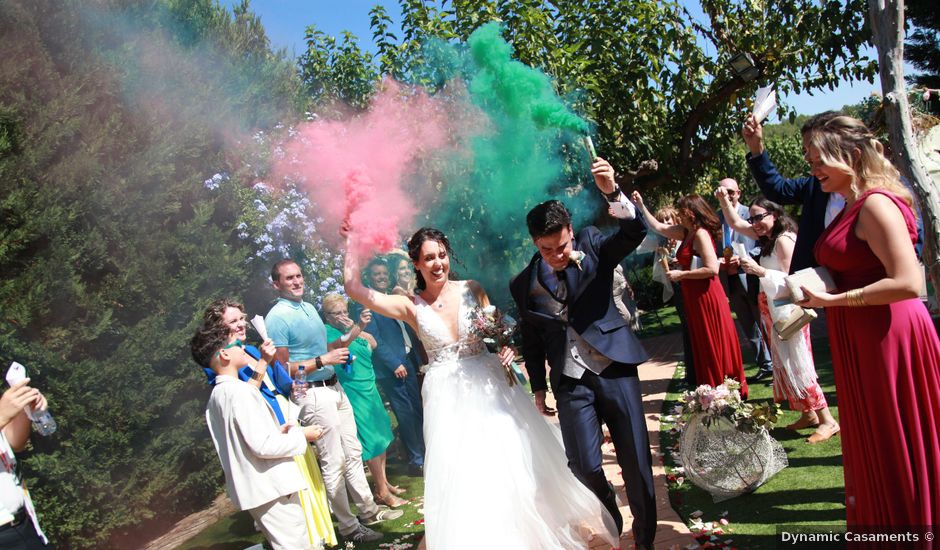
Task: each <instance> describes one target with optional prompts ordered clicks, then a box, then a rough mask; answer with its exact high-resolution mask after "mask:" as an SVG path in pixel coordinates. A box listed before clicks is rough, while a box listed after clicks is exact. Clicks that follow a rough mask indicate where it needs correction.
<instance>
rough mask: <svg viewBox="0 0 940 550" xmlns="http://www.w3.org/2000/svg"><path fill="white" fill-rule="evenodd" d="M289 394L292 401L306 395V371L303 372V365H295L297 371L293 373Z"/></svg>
mask: <svg viewBox="0 0 940 550" xmlns="http://www.w3.org/2000/svg"><path fill="white" fill-rule="evenodd" d="M290 395H291V398H292V399H293V400H294V401H296V400H298V399H300V398H301V397H303V396H305V395H307V373H306V372H304V366H303V365H300V366H299V367H297V372H295V373H294V383H293V384H291V391H290Z"/></svg>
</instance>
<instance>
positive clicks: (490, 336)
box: [470, 305, 525, 386]
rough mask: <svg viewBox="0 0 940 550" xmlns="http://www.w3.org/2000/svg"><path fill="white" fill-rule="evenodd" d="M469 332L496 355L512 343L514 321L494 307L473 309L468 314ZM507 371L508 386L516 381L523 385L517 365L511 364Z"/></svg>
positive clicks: (523, 378) (523, 381)
mask: <svg viewBox="0 0 940 550" xmlns="http://www.w3.org/2000/svg"><path fill="white" fill-rule="evenodd" d="M470 330H471V331H472V332H473V333H474V334H476V335H477V336H479V337H480V339H481V340H483V343H484V344H486V347H487V348H488V349H489V350H490V351H491V352H493V353H497V352H499V350H500V349H501V348H503V347H504V346H508V345H509V344H510V343H511V342H512V335H513V334H514V333H515V332H516V320H515V319H513V318H512V317H510V316H509V315H505V314H504V313H503V312H501V311H499V310H498V309H496V306H492V305H490V306H486V307H475V308H473V310H471V312H470ZM509 371H511V372H509ZM509 371H507V372H506V380H508V381H509V385H510V386H512V385H513V384H515V383H516V382H517V381H518V382H519V383H521V384H525V376H524V375H523V374H522V371H521V370H520V369H519V367H518V365H516V364H515V363H512V364H511V365H510V367H509Z"/></svg>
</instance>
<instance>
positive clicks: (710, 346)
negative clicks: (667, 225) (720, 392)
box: [676, 229, 747, 399]
mask: <svg viewBox="0 0 940 550" xmlns="http://www.w3.org/2000/svg"><path fill="white" fill-rule="evenodd" d="M697 231H705V230H704V229H697ZM693 240H694V238H693V234H691V233H690V234H689V235H688V236H687V237H686V239H685V240H684V241H683V242H682V245H681V246H679V250H677V251H676V260H677V261H678V262H679V266H680V267H681V268H682V269H684V270H688V269H690V268H691V267H692V257H693V256H694V252H693V251H692V241H693ZM708 242H710V243H711V242H712V240H711V238H709V239H708ZM714 246H715V245H714V243H712V247H714ZM679 286H680V288H681V289H682V300H683V302H684V303H685V315H686V322H687V323H688V325H689V337H690V338H689V339H690V340H691V341H692V359H693V361H694V362H695V383H696V384H699V385H701V384H708V385H709V386H718V385H719V384H721V383H722V382H724V380H725V378H726V377H727V378H734V379H735V380H737V381H739V382H741V398H742V399H747V381H746V380H745V379H744V365H743V363H742V362H741V345H740V344H739V343H738V332H737V329H736V328H735V326H734V319H732V318H731V307H730V306H729V305H728V298H727V297H726V296H725V291H724V290H723V289H722V288H721V282H720V281H719V280H718V276H717V275H715V276H714V277H709V278H708V279H682V280H680V281H679Z"/></svg>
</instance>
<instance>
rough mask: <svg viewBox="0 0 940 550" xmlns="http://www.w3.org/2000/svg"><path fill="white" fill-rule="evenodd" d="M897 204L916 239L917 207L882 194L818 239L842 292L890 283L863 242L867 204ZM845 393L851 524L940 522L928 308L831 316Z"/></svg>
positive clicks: (936, 351) (938, 409) (839, 387)
mask: <svg viewBox="0 0 940 550" xmlns="http://www.w3.org/2000/svg"><path fill="white" fill-rule="evenodd" d="M872 193H882V194H884V195H886V196H888V197H890V198H891V199H892V200H894V202H895V203H896V204H897V205H898V208H899V209H900V210H901V212H902V214H903V215H904V219H905V221H906V222H907V229H908V232H909V233H910V237H911V241H912V242H913V241H914V240H915V239H916V236H917V233H916V224H915V221H914V215H913V213H912V212H911V209H910V208H909V207H908V206H907V204H905V203H904V202H902V201H901V200H900V199H898V198H897V197H895V196H894V195H892V194H890V193H887V192H884V191H880V190H874V191H869V192H867V193H865V194H863V195H862V196H861V197H859V198H858V200H857V201H856V202H855V203H854V204H852V205H851V206H850V207H847V208H846V209H845V210H844V211H843V212H842V213H841V214H840V215H839V216H838V217H837V218H836V219H835V220H833V222H832V224H830V225H829V227H828V228H827V229H826V231H825V232H823V234H822V235H821V236H820V238H819V240H818V241H817V242H816V248H815V255H816V261H818V262H819V264H820V265H822V266H824V267H826V268H827V269H828V270H829V271H830V272H831V273H832V276H833V280H834V281H835V283H836V286H837V287H838V289H837V291H836V292H845V291H847V290H851V289H854V288H860V287H863V286H865V285H867V284H870V283H873V282H875V281H877V280H879V279H881V278H883V277H885V269H884V266H883V265H882V264H881V262H880V261H879V260H878V257H877V256H875V254H874V253H873V252H872V250H871V248H869V247H868V243H866V242H864V241H862V240H861V239H859V238H858V237H856V236H855V221H856V220H857V219H858V214H859V211H860V210H861V207H862V204H863V203H864V202H865V200H866V199H867V198H868V197H869V196H871V194H872ZM826 316H827V318H828V320H827V324H828V327H829V344H830V346H831V349H832V365H833V370H834V371H835V379H836V393H837V395H838V396H839V423H840V425H841V426H842V454H843V458H842V459H843V465H844V470H845V498H846V503H845V504H846V505H845V507H846V520H847V523H848V525H849V526H850V527H851V526H926V525H940V489H938V488H940V433H938V428H940V339H938V338H937V331H936V329H935V328H934V325H933V323H932V322H931V319H930V315H929V314H928V313H927V309H926V308H925V307H924V305H923V303H921V301H920V300H918V299H916V298H912V299H909V300H902V301H900V302H895V303H893V304H887V305H879V306H863V307H830V308H827V309H826Z"/></svg>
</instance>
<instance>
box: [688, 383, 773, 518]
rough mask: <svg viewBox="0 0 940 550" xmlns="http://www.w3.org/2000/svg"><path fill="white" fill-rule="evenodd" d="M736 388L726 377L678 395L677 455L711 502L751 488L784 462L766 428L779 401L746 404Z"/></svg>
mask: <svg viewBox="0 0 940 550" xmlns="http://www.w3.org/2000/svg"><path fill="white" fill-rule="evenodd" d="M740 388H741V384H740V383H739V382H737V381H735V380H732V379H729V378H726V379H725V381H724V383H722V384H720V385H719V386H716V387H714V388H713V387H711V386H708V385H702V386H699V387H698V388H696V389H695V391H692V392H686V393H685V395H683V398H682V400H683V405H682V406H681V408H682V413H681V416H682V419H683V421H682V423H681V428H680V429H681V431H682V435H681V436H680V439H679V460H680V461H681V462H682V464H683V466H684V468H685V472H686V477H687V478H688V479H689V480H690V481H692V483H694V484H695V485H697V486H698V487H701V488H702V489H704V490H706V491H708V492H709V493H710V494H711V495H712V498H713V499H714V501H715V502H721V501H723V500H726V499H729V498H733V497H736V496H738V495H742V494H745V493H749V492H751V491H753V490H755V489H756V488H757V487H759V486H761V485H762V484H763V483H764V482H766V481H767V480H768V479H770V478H771V477H772V476H773V475H774V474H776V473H777V472H779V471H780V470H781V469H783V468H785V467H786V466H787V454H786V451H785V450H784V449H783V447H782V446H781V445H780V443H779V442H777V440H775V439H774V438H773V437H771V435H770V432H769V429H770V428H772V427H773V425H774V422H776V420H777V405H776V404H766V403H765V404H761V405H754V404H752V403H745V402H744V401H743V400H742V399H741V394H740V391H739V390H740Z"/></svg>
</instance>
